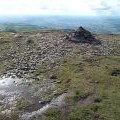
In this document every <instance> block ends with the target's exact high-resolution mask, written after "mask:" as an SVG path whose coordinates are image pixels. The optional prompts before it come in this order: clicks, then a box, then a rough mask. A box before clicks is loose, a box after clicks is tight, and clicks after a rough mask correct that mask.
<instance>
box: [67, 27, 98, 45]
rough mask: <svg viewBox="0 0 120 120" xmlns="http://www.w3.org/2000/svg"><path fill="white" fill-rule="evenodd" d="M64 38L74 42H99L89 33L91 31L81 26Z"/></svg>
mask: <svg viewBox="0 0 120 120" xmlns="http://www.w3.org/2000/svg"><path fill="white" fill-rule="evenodd" d="M66 39H67V40H69V41H72V42H76V43H77V42H79V43H89V44H92V43H99V42H98V40H96V39H95V37H94V36H93V35H92V34H91V32H89V31H88V30H86V29H84V28H83V27H79V28H78V29H77V30H75V31H73V32H71V33H70V34H69V35H67V36H66Z"/></svg>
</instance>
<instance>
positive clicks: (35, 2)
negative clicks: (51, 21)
mask: <svg viewBox="0 0 120 120" xmlns="http://www.w3.org/2000/svg"><path fill="white" fill-rule="evenodd" d="M41 14H42V15H86V16H88V15H89V16H92V15H98V16H99V15H109V16H111V15H120V0H0V15H41Z"/></svg>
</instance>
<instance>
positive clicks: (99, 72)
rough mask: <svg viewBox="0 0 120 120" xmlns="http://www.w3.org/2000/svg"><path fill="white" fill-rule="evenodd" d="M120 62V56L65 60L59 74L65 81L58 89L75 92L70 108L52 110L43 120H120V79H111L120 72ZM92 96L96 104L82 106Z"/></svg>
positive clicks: (70, 101) (70, 98) (115, 77)
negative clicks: (116, 72)
mask: <svg viewBox="0 0 120 120" xmlns="http://www.w3.org/2000/svg"><path fill="white" fill-rule="evenodd" d="M119 61H120V57H119V56H94V57H91V58H85V57H84V56H80V55H79V56H78V55H75V56H73V57H71V58H67V59H66V60H62V61H61V62H60V65H59V69H58V71H57V78H58V80H60V81H61V83H60V84H59V85H58V88H60V89H62V90H64V89H65V88H66V87H67V88H68V91H71V95H70V96H69V97H68V98H67V99H66V101H67V106H68V108H65V109H62V110H58V111H57V110H54V109H52V110H50V111H48V114H45V115H44V116H43V118H42V119H43V120H44V119H45V120H48V119H49V120H58V119H63V120H119V119H120V109H119V108H120V102H119V101H120V93H119V90H120V86H119V84H120V79H119V75H118V76H112V75H111V72H112V71H113V72H114V71H115V70H116V69H117V70H119V69H120V64H119ZM76 71H77V72H76ZM67 80H70V81H69V82H67ZM96 81H97V82H96ZM92 94H93V103H91V104H86V105H79V102H80V101H81V100H85V99H86V98H87V97H88V96H91V95H92ZM67 109H68V111H67V112H66V110H67ZM56 111H57V112H56ZM63 113H64V114H63ZM61 116H62V117H61ZM66 116H67V118H66Z"/></svg>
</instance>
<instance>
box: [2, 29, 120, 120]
mask: <svg viewBox="0 0 120 120" xmlns="http://www.w3.org/2000/svg"><path fill="white" fill-rule="evenodd" d="M84 32H86V31H84ZM73 33H74V34H73ZM73 33H71V32H66V31H57V30H56V31H34V32H26V33H25V32H24V33H9V32H8V33H4V32H1V33H0V63H1V64H0V75H1V79H0V116H1V117H0V119H1V120H9V119H10V120H18V119H20V120H27V119H28V120H31V119H33V120H61V119H63V120H88V119H89V120H103V119H106V120H113V119H115V120H119V118H120V116H119V115H118V113H119V110H120V109H119V107H118V106H119V102H118V101H119V99H120V97H119V93H118V91H119V89H120V87H119V86H118V84H119V83H120V82H119V76H120V64H119V62H120V57H119V56H120V35H113V34H109V35H101V34H94V35H93V36H92V41H93V38H94V40H97V41H99V42H97V43H99V44H93V43H95V42H92V43H91V42H90V41H89V38H88V37H91V33H89V34H82V38H83V39H86V38H87V41H88V42H86V41H84V40H83V41H82V42H79V41H77V42H75V40H76V39H77V40H78V38H79V37H80V38H81V36H79V37H76V36H75V31H74V32H73ZM78 33H79V31H78ZM78 33H77V35H78ZM72 35H73V38H75V39H74V40H73V38H71V37H72ZM71 39H72V41H71ZM90 40H91V39H90ZM113 81H114V84H113ZM116 98H117V100H116ZM65 101H66V102H65ZM108 106H109V107H110V108H109V107H108ZM111 106H112V107H111ZM115 106H117V109H116V110H115V108H114V107H115ZM108 109H109V110H108ZM113 110H114V111H115V113H113V112H112V111H113ZM66 115H67V116H68V117H66Z"/></svg>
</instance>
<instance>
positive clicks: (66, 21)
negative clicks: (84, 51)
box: [0, 16, 120, 34]
mask: <svg viewBox="0 0 120 120" xmlns="http://www.w3.org/2000/svg"><path fill="white" fill-rule="evenodd" d="M119 21H120V17H114V18H112V17H78V16H76V17H75V16H23V17H20V16H17V17H10V18H9V17H1V18H0V31H7V32H24V31H25V32H26V31H28V32H29V31H34V30H41V29H54V30H56V29H58V30H73V29H76V28H78V27H79V26H83V27H85V28H86V29H88V30H90V31H92V32H94V33H105V34H106V33H108V34H120V22H119Z"/></svg>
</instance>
